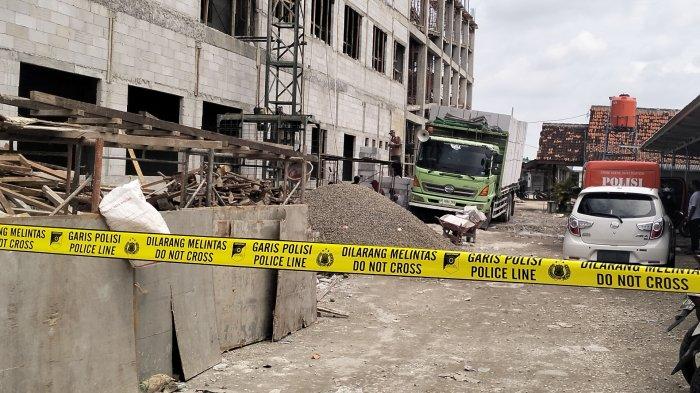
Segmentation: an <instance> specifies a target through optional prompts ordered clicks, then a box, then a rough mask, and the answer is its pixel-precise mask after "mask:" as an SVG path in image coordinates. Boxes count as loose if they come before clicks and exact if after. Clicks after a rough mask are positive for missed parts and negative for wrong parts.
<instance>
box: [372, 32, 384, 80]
mask: <svg viewBox="0 0 700 393" xmlns="http://www.w3.org/2000/svg"><path fill="white" fill-rule="evenodd" d="M373 37H374V38H373V40H372V43H373V45H372V68H374V69H375V70H377V71H379V72H381V73H383V72H384V70H385V69H386V65H385V64H386V33H385V32H384V31H382V29H380V28H378V27H377V26H374V34H373Z"/></svg>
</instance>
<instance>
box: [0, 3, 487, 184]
mask: <svg viewBox="0 0 700 393" xmlns="http://www.w3.org/2000/svg"><path fill="white" fill-rule="evenodd" d="M304 7H305V11H306V12H305V15H306V18H305V23H306V26H305V28H306V45H305V47H304V75H303V78H304V82H303V86H304V87H303V96H304V97H303V103H304V104H303V105H304V106H303V112H305V113H307V114H311V115H313V116H314V117H315V119H316V120H317V121H318V122H319V123H320V125H321V130H322V131H317V132H316V133H311V132H309V133H308V134H309V135H308V139H309V141H308V142H309V143H307V150H309V152H313V151H311V150H314V149H316V150H319V149H320V150H321V151H322V152H325V153H328V154H335V155H345V156H347V155H352V156H354V157H358V155H359V152H360V148H369V149H372V148H373V149H376V150H372V151H373V152H374V154H373V155H375V156H376V157H377V158H380V159H387V158H388V146H387V142H388V140H389V135H388V133H389V130H391V129H395V130H396V131H397V133H398V134H399V135H402V136H403V137H404V138H403V139H404V140H406V139H408V142H410V140H411V139H412V136H413V132H414V131H415V129H416V128H417V127H420V125H421V124H422V123H424V122H425V119H424V113H425V110H426V109H427V108H428V107H429V106H430V105H431V104H435V105H450V106H456V107H463V108H471V99H472V85H473V73H472V69H473V53H474V31H475V29H476V24H475V23H474V20H473V18H472V16H471V14H470V13H469V12H468V10H467V9H466V8H465V6H464V5H463V4H462V3H460V2H455V1H448V0H437V1H434V0H433V1H431V0H395V1H392V2H386V1H376V0H368V1H359V0H308V1H305V2H304ZM281 17H282V18H283V17H284V16H281ZM205 18H206V20H205ZM266 18H267V1H265V0H260V1H255V0H175V1H164V0H139V1H135V0H5V1H3V2H2V3H0V93H5V94H12V95H23V96H26V95H28V92H29V91H31V90H41V91H46V92H48V93H52V94H57V95H63V96H67V97H68V98H74V99H79V100H84V101H89V102H93V103H96V104H98V105H103V106H107V107H111V108H115V109H120V110H127V111H134V112H137V111H147V112H149V113H152V114H154V115H155V116H157V117H159V118H162V119H164V120H170V121H176V122H179V123H181V124H184V125H188V126H194V127H202V128H212V127H214V125H215V120H214V121H213V120H212V119H215V118H216V114H220V113H226V112H239V111H243V112H245V113H252V112H253V108H255V107H259V106H262V104H263V97H264V79H265V64H264V63H265V62H264V58H265V56H264V44H259V43H254V42H247V41H245V40H243V39H239V38H236V36H239V37H243V36H248V37H250V36H264V35H265V28H266ZM0 113H2V114H6V115H16V114H17V109H16V108H15V107H9V106H2V105H0ZM20 114H21V113H20ZM212 121H213V123H212ZM311 139H315V141H312V140H311ZM407 153H410V152H407ZM107 154H109V155H122V156H123V155H125V152H124V151H122V149H110V151H109V152H107ZM127 167H128V165H127V164H126V161H121V160H111V161H108V162H107V163H106V165H105V172H106V175H123V174H124V173H128V170H129V169H128V168H127ZM355 170H356V168H355Z"/></svg>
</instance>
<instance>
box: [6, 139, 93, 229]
mask: <svg viewBox="0 0 700 393" xmlns="http://www.w3.org/2000/svg"><path fill="white" fill-rule="evenodd" d="M69 177H71V176H68V172H67V170H66V168H61V167H59V166H56V165H50V164H42V163H38V162H34V161H31V160H29V159H27V158H25V157H24V156H23V155H21V154H17V153H12V154H0V212H1V214H0V215H30V216H51V215H55V214H64V213H66V212H73V210H74V209H76V208H77V209H79V210H90V202H91V199H90V193H89V192H88V191H89V188H90V187H89V184H90V181H89V179H87V180H85V181H83V182H82V183H80V184H79V185H78V187H77V188H76V190H74V191H73V192H67V189H66V179H67V178H69ZM71 205H72V206H71Z"/></svg>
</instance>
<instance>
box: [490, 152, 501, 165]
mask: <svg viewBox="0 0 700 393" xmlns="http://www.w3.org/2000/svg"><path fill="white" fill-rule="evenodd" d="M491 160H492V161H493V163H494V164H496V165H501V164H503V156H502V155H500V154H494V155H493V158H492V159H491Z"/></svg>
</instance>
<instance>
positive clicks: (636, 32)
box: [470, 0, 700, 158]
mask: <svg viewBox="0 0 700 393" xmlns="http://www.w3.org/2000/svg"><path fill="white" fill-rule="evenodd" d="M470 3H471V4H470V6H471V7H472V8H475V9H476V12H475V14H476V22H477V24H478V25H479V29H478V30H477V34H476V49H475V55H476V57H475V63H476V64H475V71H474V74H475V77H474V79H475V81H474V102H473V106H474V109H479V110H485V111H492V112H499V113H510V110H511V107H514V108H515V117H516V118H517V119H518V120H525V121H538V120H550V119H561V118H568V117H572V116H576V115H581V114H584V113H587V112H588V111H589V109H590V106H591V105H607V104H609V99H608V97H610V96H612V95H617V94H619V93H629V94H630V95H632V96H634V97H637V103H638V106H640V107H652V108H677V109H680V108H682V107H684V106H685V105H686V104H688V103H689V102H690V101H691V100H692V99H693V98H695V97H697V96H698V95H699V94H700V0H664V1H662V0H657V1H645V0H620V1H610V0H578V1H561V0H527V1H524V0H470ZM564 122H571V123H579V122H581V123H586V122H587V118H586V117H579V118H576V119H571V120H566V121H564ZM540 129H541V123H531V124H529V125H528V138H527V141H528V142H527V143H528V145H529V146H527V147H526V149H525V156H526V157H530V158H534V157H535V156H536V154H537V147H536V146H537V144H538V140H539V133H540Z"/></svg>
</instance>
